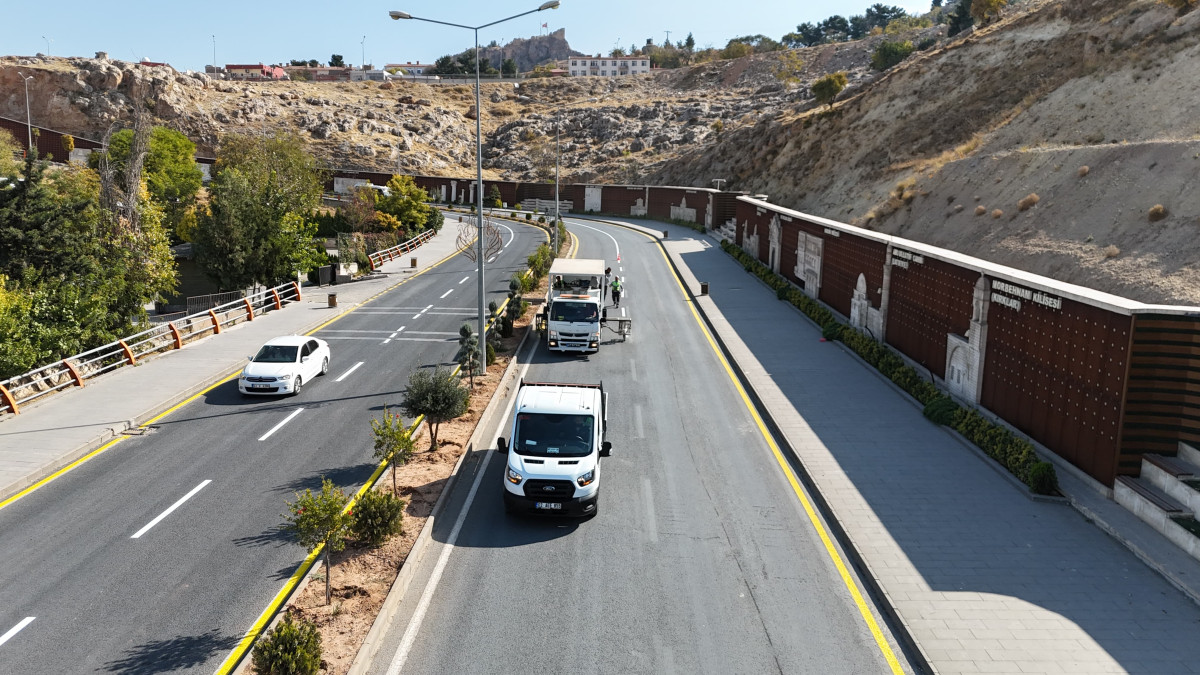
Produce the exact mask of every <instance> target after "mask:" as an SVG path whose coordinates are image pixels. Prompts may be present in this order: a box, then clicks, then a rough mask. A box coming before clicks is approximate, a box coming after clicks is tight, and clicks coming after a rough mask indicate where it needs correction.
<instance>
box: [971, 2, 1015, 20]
mask: <svg viewBox="0 0 1200 675" xmlns="http://www.w3.org/2000/svg"><path fill="white" fill-rule="evenodd" d="M1007 4H1008V0H972V2H971V16H972V17H973V18H974V19H975V20H976V21H978V22H979V25H981V26H986V25H987V24H988V23H990V22H991V20H992V19H994V18H995V17H996V15H997V14H999V13H1000V10H1001V9H1003V8H1004V6H1005V5H1007Z"/></svg>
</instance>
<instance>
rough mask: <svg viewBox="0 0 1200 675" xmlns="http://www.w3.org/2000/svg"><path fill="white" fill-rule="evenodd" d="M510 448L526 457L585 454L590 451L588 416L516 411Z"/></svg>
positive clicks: (582, 455) (589, 416)
mask: <svg viewBox="0 0 1200 675" xmlns="http://www.w3.org/2000/svg"><path fill="white" fill-rule="evenodd" d="M512 449H513V451H515V452H516V453H517V454H518V455H525V456H528V457H587V456H588V455H590V454H592V416H591V415H553V414H549V413H520V414H519V415H517V431H516V433H515V434H513V444H512Z"/></svg>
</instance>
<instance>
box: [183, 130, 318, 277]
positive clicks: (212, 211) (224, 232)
mask: <svg viewBox="0 0 1200 675" xmlns="http://www.w3.org/2000/svg"><path fill="white" fill-rule="evenodd" d="M303 144H304V141H303V140H301V139H299V138H298V137H296V136H280V137H274V138H263V137H257V138H251V137H248V136H238V135H230V136H227V137H225V138H224V139H223V140H222V144H221V149H220V151H219V152H218V153H217V163H216V165H215V167H214V168H215V169H216V177H215V178H213V181H212V184H211V185H210V186H209V190H208V191H209V212H208V214H206V216H205V217H204V218H202V219H201V222H200V223H199V225H198V227H197V232H196V242H195V243H196V258H197V261H198V262H199V263H200V265H201V267H202V268H203V269H204V270H205V272H206V273H207V274H208V275H209V276H210V277H212V278H213V279H214V280H215V281H216V282H217V283H218V284H219V285H220V286H221V287H222V288H224V289H239V288H245V287H246V286H248V285H250V284H252V283H262V284H266V285H272V284H275V283H278V282H280V281H282V280H284V279H287V278H290V277H291V276H292V275H294V274H295V273H296V272H307V271H308V270H309V269H311V268H312V266H314V265H316V264H317V263H318V261H319V258H320V256H319V255H318V253H319V252H318V251H317V249H316V247H315V246H314V244H313V237H315V236H316V230H317V226H316V224H315V223H312V222H310V221H309V220H308V219H307V217H306V216H307V215H308V214H310V213H311V212H312V211H314V210H315V209H316V208H317V206H319V205H320V202H321V191H322V189H323V186H324V182H325V178H324V176H325V172H324V171H323V170H322V169H321V168H320V167H319V166H318V164H317V161H316V159H314V158H313V157H312V156H311V155H309V154H308V152H307V151H306V150H305V149H304V145H303Z"/></svg>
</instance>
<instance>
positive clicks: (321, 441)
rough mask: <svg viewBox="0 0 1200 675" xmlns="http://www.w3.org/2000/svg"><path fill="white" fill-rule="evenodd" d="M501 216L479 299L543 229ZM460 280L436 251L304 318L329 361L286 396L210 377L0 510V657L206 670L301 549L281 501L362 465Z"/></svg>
mask: <svg viewBox="0 0 1200 675" xmlns="http://www.w3.org/2000/svg"><path fill="white" fill-rule="evenodd" d="M448 226H453V225H449V224H448ZM502 231H503V233H504V241H505V243H506V244H507V247H506V248H505V249H504V251H503V252H502V253H501V254H500V255H499V256H498V259H497V260H496V261H495V262H494V264H493V265H492V266H490V267H489V268H488V275H487V277H486V278H487V280H488V283H487V288H488V291H489V292H488V299H489V300H493V299H494V300H496V301H497V303H500V302H502V301H503V299H504V298H505V296H506V293H507V290H508V279H509V278H510V276H511V275H512V273H513V272H515V271H517V270H519V269H523V267H524V260H525V257H526V256H527V255H528V254H529V253H530V252H532V250H533V249H534V248H535V247H536V245H537V243H538V242H539V241H544V240H545V235H544V233H543V232H542V231H540V230H537V229H535V228H532V227H525V226H521V225H516V224H511V223H509V224H505V225H503V226H502ZM476 283H477V282H476V277H475V264H474V263H472V262H470V261H469V260H466V259H465V258H463V257H461V256H458V257H454V258H453V259H451V260H449V261H447V262H446V263H444V264H443V265H441V266H439V267H437V268H435V269H433V270H431V271H429V272H427V273H425V274H422V275H420V276H419V277H416V278H414V279H413V280H412V281H410V282H408V283H405V284H403V285H401V286H399V287H397V288H396V289H394V290H392V291H390V292H388V293H387V294H385V295H383V296H381V297H379V298H377V299H376V300H374V301H372V302H370V303H369V304H367V305H366V306H364V307H363V308H361V309H359V310H358V311H355V312H353V313H351V314H349V315H348V316H346V317H345V318H343V319H341V320H339V321H336V322H334V323H333V324H330V325H328V326H327V327H325V328H323V329H322V330H321V331H319V332H318V333H316V335H317V336H319V337H321V338H323V339H326V340H328V341H329V342H330V343H331V349H332V360H331V363H330V371H329V375H327V376H326V377H323V378H320V379H319V380H317V381H314V382H311V383H306V386H305V387H304V389H303V391H302V393H301V394H300V395H299V396H296V397H293V398H284V399H276V398H254V399H246V398H243V397H241V396H240V395H239V394H238V392H237V387H236V383H234V382H227V383H225V384H222V385H220V386H218V387H216V388H214V389H213V390H211V391H209V392H208V393H207V394H206V395H205V396H203V397H201V398H200V399H198V400H196V401H194V402H192V403H190V404H188V405H186V406H184V407H182V408H180V409H179V410H177V411H175V412H174V413H172V414H171V415H169V416H167V417H165V418H164V419H163V420H161V421H160V422H159V423H157V424H156V425H155V427H154V429H153V430H151V431H150V432H149V433H148V434H146V435H145V436H143V437H140V438H133V439H129V440H127V441H125V442H123V443H121V444H120V445H119V446H116V447H115V448H113V449H112V450H110V451H108V452H106V453H104V454H103V455H101V456H99V457H97V458H96V459H94V460H91V461H89V462H87V463H86V464H84V465H82V466H80V467H78V468H77V469H75V470H74V471H71V472H70V473H68V474H66V475H64V476H62V477H61V478H59V479H57V480H55V481H53V482H52V483H50V484H49V485H47V486H46V487H44V488H42V489H40V490H38V491H36V492H34V493H32V494H30V495H29V496H27V497H26V498H24V499H22V500H20V501H19V502H17V503H15V504H13V505H11V506H9V507H8V508H6V509H4V510H3V511H0V589H2V591H0V598H2V600H0V627H2V628H0V631H7V630H8V629H9V628H10V627H12V626H15V625H17V624H19V623H20V622H22V621H23V620H24V619H25V617H36V619H35V620H34V621H33V622H31V623H29V624H27V625H26V626H25V627H24V628H23V629H22V630H21V634H20V637H21V639H20V640H13V641H10V642H8V643H7V644H2V645H0V673H14V674H18V673H20V674H24V673H56V674H57V673H94V672H121V673H158V672H168V671H170V672H197V673H212V672H214V671H215V670H216V668H217V667H218V666H219V665H220V663H221V662H222V660H224V658H225V657H226V656H227V655H228V654H229V652H230V650H231V649H232V648H233V647H234V645H235V644H236V642H237V641H238V640H239V639H240V637H241V636H242V635H243V634H244V633H245V631H246V630H247V629H248V628H249V627H250V626H251V625H252V624H253V622H254V621H255V619H256V618H257V617H258V616H259V614H260V613H261V612H262V611H263V610H264V609H265V608H266V606H267V605H268V603H269V602H270V600H271V598H273V597H274V596H275V594H276V593H278V591H279V589H280V588H281V587H282V586H283V584H284V582H285V581H286V580H287V579H288V577H290V576H291V574H292V573H293V572H294V571H295V570H296V568H297V566H298V565H299V564H300V562H301V561H302V560H303V559H304V557H305V554H306V552H305V551H304V550H303V549H302V548H301V547H300V546H299V545H297V544H295V543H294V542H292V541H291V540H290V538H289V537H288V536H286V535H285V534H283V533H281V532H280V531H279V529H278V528H279V526H280V525H281V524H282V522H283V516H282V515H281V514H282V513H284V511H285V510H286V502H287V501H291V500H294V493H296V492H298V491H299V492H303V490H304V489H305V488H314V489H320V485H321V477H322V476H325V477H328V478H330V479H332V480H333V481H334V482H335V483H336V484H338V485H339V486H342V487H343V488H344V489H346V491H347V492H351V491H352V490H354V489H357V487H358V486H361V484H362V483H363V482H364V481H365V480H366V479H367V478H368V477H369V476H370V474H371V472H372V471H373V469H374V466H375V465H376V462H375V461H374V460H373V459H372V457H371V452H372V451H371V447H372V442H371V430H370V424H369V420H370V419H372V418H374V417H378V416H379V415H380V414H381V410H382V409H383V408H384V407H385V406H392V407H396V406H398V405H399V404H400V402H401V401H402V400H403V390H404V387H405V385H406V383H407V379H408V374H409V372H411V371H412V370H413V369H414V368H422V367H429V366H432V365H434V364H439V363H441V364H448V365H452V363H451V361H452V358H453V355H454V353H455V352H456V351H457V336H458V329H459V327H460V326H461V325H462V323H463V322H464V321H472V323H473V318H474V317H475V316H476V298H477V296H476ZM356 366H357V367H356ZM343 375H345V377H344V378H343V377H342V376H343ZM339 380H340V381H339ZM281 423H283V424H281ZM189 494H190V497H187V499H186V500H185V501H182V503H181V504H178V506H177V507H176V508H175V509H174V510H173V511H171V512H170V513H169V514H168V515H166V516H165V517H163V518H162V519H161V520H157V522H156V519H157V518H158V517H159V516H160V515H161V514H163V513H164V512H165V511H167V510H168V509H170V508H171V507H172V505H176V504H177V503H178V502H180V501H181V500H182V499H183V498H184V497H185V496H187V495H189ZM152 523H153V524H152ZM151 524H152V526H150V527H148V529H147V526H148V525H151ZM143 531H144V533H143ZM136 534H140V536H138V537H136V538H135V537H134V535H136Z"/></svg>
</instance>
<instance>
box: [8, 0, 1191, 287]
mask: <svg viewBox="0 0 1200 675" xmlns="http://www.w3.org/2000/svg"><path fill="white" fill-rule="evenodd" d="M904 38H905V39H912V40H913V41H914V43H917V42H921V41H923V40H927V39H928V38H933V39H934V40H933V42H934V45H933V46H932V47H931V48H929V49H926V50H925V51H923V52H917V53H915V54H914V55H913V56H911V57H910V58H909V59H908V60H907V61H905V62H904V63H902V64H900V65H899V66H897V67H895V68H893V69H891V70H890V71H887V72H885V73H882V74H881V73H876V72H874V71H872V70H871V69H870V67H869V63H870V56H871V53H872V51H873V50H874V49H875V47H876V46H877V44H878V43H879V42H880V41H882V40H883V39H884V38H882V37H874V38H869V39H867V40H862V41H858V42H854V43H844V44H836V45H822V46H819V47H814V48H809V49H803V50H798V52H797V55H798V56H799V58H800V60H801V62H802V68H801V69H800V70H799V71H796V72H790V73H789V72H786V71H787V68H786V67H785V65H784V64H782V63H781V60H780V56H779V55H778V54H765V55H759V56H752V57H747V58H743V59H737V60H732V61H716V62H711V63H706V64H702V65H698V66H695V67H691V68H684V69H679V70H673V71H659V72H655V73H652V74H650V75H646V76H638V77H631V78H621V79H607V78H572V79H553V80H550V79H545V80H526V81H524V82H522V83H521V84H520V86H514V85H513V84H512V83H485V84H484V85H483V96H484V97H485V99H486V100H485V102H484V105H483V116H482V119H481V122H482V125H483V129H484V136H485V139H484V143H485V147H484V165H485V173H486V174H487V175H488V176H489V177H493V178H509V179H516V180H538V179H544V178H546V177H548V176H552V175H553V165H554V154H555V153H554V132H555V123H556V122H558V124H559V130H560V132H561V152H562V154H561V159H562V167H563V179H564V180H565V181H592V180H595V181H604V182H618V183H641V182H649V183H662V184H674V185H695V186H710V185H712V182H711V181H712V179H715V178H720V179H725V181H726V182H725V186H724V187H725V188H726V189H733V190H742V191H746V192H751V193H755V194H767V195H769V197H770V200H771V201H772V202H774V203H777V204H781V205H785V206H789V207H791V208H796V209H798V210H802V211H805V212H808V213H812V214H816V215H821V216H825V217H829V218H833V219H837V220H841V221H847V222H853V223H856V224H859V225H862V226H865V227H870V228H874V229H878V230H881V231H884V232H888V233H893V234H898V235H901V236H906V237H910V238H913V239H918V240H921V241H926V242H929V243H932V244H936V245H940V246H945V247H948V248H952V249H956V250H960V251H963V252H965V253H969V254H972V255H976V256H979V257H982V258H985V259H989V260H994V261H997V262H1001V263H1004V264H1008V265H1012V266H1014V267H1018V268H1022V269H1027V270H1029V271H1032V272H1037V273H1040V274H1046V275H1049V276H1053V277H1055V278H1059V279H1063V280H1066V281H1070V282H1073V283H1078V284H1081V285H1086V286H1091V287H1094V288H1099V289H1102V290H1106V291H1109V292H1113V293H1118V294H1122V295H1126V296H1129V297H1132V298H1136V299H1139V300H1144V301H1149V302H1171V303H1187V304H1196V305H1200V268H1198V264H1200V238H1198V237H1197V236H1196V234H1197V232H1198V230H1200V190H1196V189H1195V188H1194V183H1195V178H1194V177H1195V176H1196V175H1197V170H1198V169H1200V121H1198V119H1200V118H1197V116H1196V115H1195V109H1196V107H1197V104H1200V11H1191V12H1188V13H1183V14H1180V13H1178V12H1176V11H1175V10H1172V9H1169V8H1168V7H1166V6H1165V5H1162V4H1161V3H1159V2H1158V1H1157V0H1033V1H1032V2H1025V3H1022V4H1020V5H1018V6H1016V7H1013V8H1010V9H1009V10H1007V14H1005V15H1004V16H1002V18H1001V20H1000V21H998V22H996V23H994V24H993V25H990V26H988V27H986V28H984V29H982V30H977V31H973V32H968V33H967V34H964V35H959V36H955V37H954V38H946V37H945V36H944V29H942V28H932V29H926V30H924V31H922V32H919V33H916V34H913V35H909V36H904ZM564 44H565V40H564ZM510 46H511V45H510ZM18 68H20V69H21V70H23V71H26V72H33V73H34V75H35V79H34V80H33V81H31V82H30V96H31V103H32V108H33V119H34V121H35V123H39V124H44V125H46V126H50V127H53V128H58V129H61V130H63V131H67V132H70V133H73V134H75V135H77V136H83V137H88V138H99V137H100V136H102V135H103V133H104V130H105V129H106V128H108V126H110V125H112V124H119V123H120V122H121V121H123V120H127V119H128V117H129V113H130V110H131V99H134V98H137V99H139V100H142V101H145V102H146V104H147V105H149V106H150V107H151V109H152V111H153V112H154V114H155V115H156V116H157V118H158V120H159V121H160V123H164V124H167V125H170V126H172V127H175V128H177V129H180V130H181V131H183V132H184V133H186V134H188V136H189V137H191V138H192V139H193V140H195V141H196V142H197V144H198V145H199V147H200V151H201V152H202V153H204V154H212V153H213V152H215V148H216V144H217V142H218V139H219V138H220V136H221V135H222V134H225V133H229V132H239V133H278V132H281V131H288V132H292V133H296V134H298V135H300V136H302V137H304V138H306V139H308V140H309V143H310V145H311V147H312V149H313V151H314V152H316V153H318V154H320V155H321V156H322V157H324V158H325V159H326V161H328V162H329V164H330V165H332V166H335V167H339V168H359V169H371V170H380V171H400V172H409V173H423V174H434V175H460V176H468V175H473V173H474V172H473V168H474V140H475V139H474V131H475V130H474V116H475V112H474V91H473V87H471V86H467V85H461V84H459V85H452V86H443V85H433V86H431V85H426V84H414V83H409V82H397V83H385V84H377V83H301V82H279V83H261V84H260V83H253V84H251V83H232V82H223V81H216V80H212V79H210V78H208V77H206V76H205V75H203V74H200V73H178V72H176V71H174V70H172V69H170V68H145V67H142V66H138V65H134V64H129V63H124V62H120V61H108V60H98V59H60V58H53V59H45V58H40V57H27V58H21V57H4V58H0V92H3V93H2V94H0V115H4V116H7V117H12V118H16V119H23V118H24V96H23V89H22V88H21V86H20V79H19V77H18V76H17V74H16V70H17V69H18ZM839 70H842V71H846V72H847V73H848V76H849V86H848V88H847V89H846V91H844V92H843V93H842V94H841V95H840V96H839V97H838V100H837V102H836V103H835V105H834V106H832V107H831V108H829V107H823V106H818V105H816V103H815V101H814V100H813V99H812V96H811V93H810V92H809V88H808V85H809V84H810V83H811V82H812V81H813V80H815V79H816V78H818V77H820V76H822V75H824V74H826V73H829V72H834V71H839ZM781 74H782V75H792V76H793V77H791V78H781V77H779V75H781ZM139 92H140V93H139ZM1034 195H1036V196H1034ZM1156 206H1160V207H1161V208H1155V207H1156Z"/></svg>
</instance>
